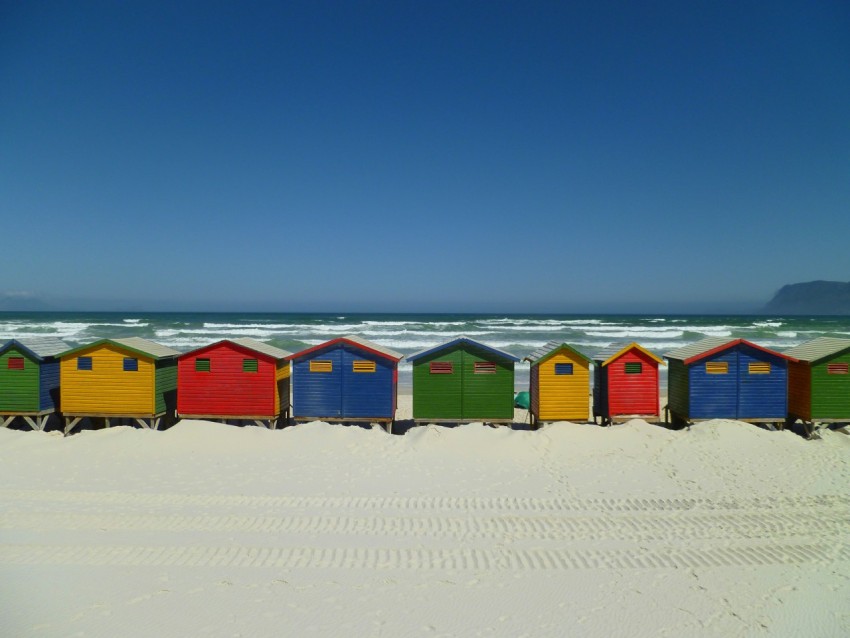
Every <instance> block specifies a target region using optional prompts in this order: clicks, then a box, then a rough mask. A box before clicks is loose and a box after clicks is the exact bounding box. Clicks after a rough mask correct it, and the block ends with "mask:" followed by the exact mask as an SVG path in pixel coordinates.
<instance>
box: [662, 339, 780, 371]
mask: <svg viewBox="0 0 850 638" xmlns="http://www.w3.org/2000/svg"><path fill="white" fill-rule="evenodd" d="M742 344H743V345H745V346H749V347H750V348H755V349H756V350H760V351H762V352H765V353H767V354H770V355H773V356H776V357H779V358H781V359H786V360H788V361H796V359H795V358H794V357H792V356H789V355H787V354H784V353H782V352H779V351H777V350H771V349H770V348H765V347H764V346H760V345H758V344H755V343H753V342H752V341H747V340H746V339H729V338H728V337H706V338H705V339H700V340H699V341H697V342H696V343H692V344H689V345H687V346H682V347H681V348H676V349H675V350H671V351H670V352H668V353H667V354H665V355H664V356H665V357H666V358H667V359H676V360H679V361H682V362H683V363H684V364H685V365H690V364H692V363H695V362H697V361H699V360H700V359H705V358H706V357H709V356H711V355H713V354H716V353H718V352H723V351H724V350H728V349H729V348H734V347H735V346H738V345H742Z"/></svg>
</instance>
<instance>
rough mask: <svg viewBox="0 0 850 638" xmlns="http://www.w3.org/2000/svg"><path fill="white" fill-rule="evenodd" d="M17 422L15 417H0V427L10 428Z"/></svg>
mask: <svg viewBox="0 0 850 638" xmlns="http://www.w3.org/2000/svg"><path fill="white" fill-rule="evenodd" d="M14 420H15V416H14V415H12V416H0V427H4V428H8V427H9V426H10V425H12V421H14Z"/></svg>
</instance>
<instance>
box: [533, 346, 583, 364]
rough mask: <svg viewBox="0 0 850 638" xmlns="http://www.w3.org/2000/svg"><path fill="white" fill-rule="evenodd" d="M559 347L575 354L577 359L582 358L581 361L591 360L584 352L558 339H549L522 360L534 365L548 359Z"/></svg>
mask: <svg viewBox="0 0 850 638" xmlns="http://www.w3.org/2000/svg"><path fill="white" fill-rule="evenodd" d="M561 349H566V350H569V351H570V352H572V353H573V354H574V355H576V356H577V357H578V358H579V359H582V360H583V361H586V362H587V363H590V361H591V359H590V357H589V356H587V355H586V354H584V353H583V352H582V351H581V350H578V349H577V348H575V347H573V346H571V345H570V344H568V343H562V342H560V341H550V342H549V343H547V344H546V345H545V346H542V347H540V348H538V349H537V350H535V351H534V352H532V353H531V354H529V355H528V356H527V357H525V358H524V359H523V360H524V361H528V362H530V363H531V365H533V366H534V365H537V364H539V363H542V362H543V361H545V360H546V359H548V358H549V357H551V356H552V355H554V354H556V353H557V352H558V351H559V350H561Z"/></svg>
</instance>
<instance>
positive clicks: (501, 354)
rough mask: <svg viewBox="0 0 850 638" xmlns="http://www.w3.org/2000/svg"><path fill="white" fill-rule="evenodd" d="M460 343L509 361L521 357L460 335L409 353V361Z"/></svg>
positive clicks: (517, 359)
mask: <svg viewBox="0 0 850 638" xmlns="http://www.w3.org/2000/svg"><path fill="white" fill-rule="evenodd" d="M459 344H468V345H471V346H474V347H476V348H480V349H482V350H484V351H486V352H491V353H493V354H495V355H496V356H497V357H500V358H502V359H507V360H508V361H514V362H516V361H519V357H517V356H514V355H512V354H511V353H510V352H505V351H504V350H499V349H498V348H494V347H492V346H488V345H485V344H483V343H481V342H479V341H475V340H474V339H470V338H469V337H464V336H460V337H457V338H455V339H452V340H451V341H446V342H445V343H441V344H439V345H436V346H434V347H432V348H425V349H424V350H420V351H419V352H414V353H413V354H409V355H407V360H408V361H416V360H417V359H421V358H422V357H424V356H427V355H429V354H431V353H434V352H438V351H439V350H445V349H446V348H451V347H452V346H456V345H459Z"/></svg>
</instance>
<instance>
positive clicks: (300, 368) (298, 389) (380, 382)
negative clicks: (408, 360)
mask: <svg viewBox="0 0 850 638" xmlns="http://www.w3.org/2000/svg"><path fill="white" fill-rule="evenodd" d="M402 356H403V355H402V354H400V353H398V352H395V351H394V350H390V349H389V348H384V347H383V346H379V345H378V344H376V343H372V342H371V341H369V340H367V339H362V338H360V337H356V336H351V335H349V336H346V337H339V338H336V339H331V340H330V341H326V342H324V343H321V344H319V345H317V346H313V347H312V348H307V349H306V350H302V351H301V352H296V353H295V354H291V355H289V357H288V358H289V360H290V361H291V362H292V417H293V419H295V420H296V421H312V420H322V421H339V422H365V423H384V424H385V425H386V426H387V430H388V431H391V430H392V422H393V420H394V419H395V410H396V399H397V396H396V393H397V387H398V362H399V361H400V360H401V358H402Z"/></svg>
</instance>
